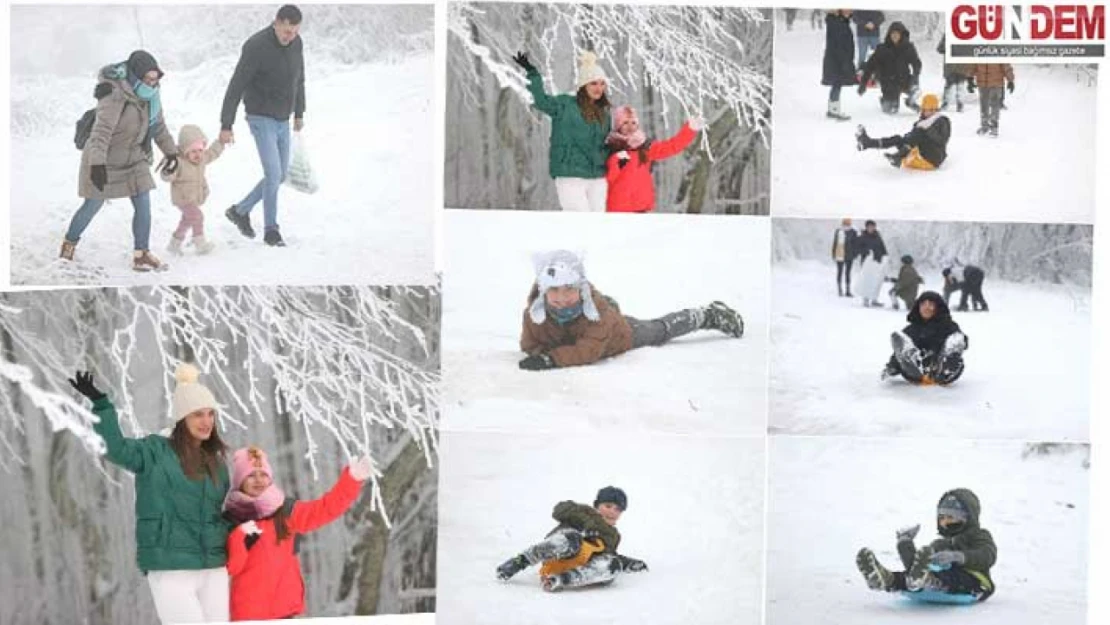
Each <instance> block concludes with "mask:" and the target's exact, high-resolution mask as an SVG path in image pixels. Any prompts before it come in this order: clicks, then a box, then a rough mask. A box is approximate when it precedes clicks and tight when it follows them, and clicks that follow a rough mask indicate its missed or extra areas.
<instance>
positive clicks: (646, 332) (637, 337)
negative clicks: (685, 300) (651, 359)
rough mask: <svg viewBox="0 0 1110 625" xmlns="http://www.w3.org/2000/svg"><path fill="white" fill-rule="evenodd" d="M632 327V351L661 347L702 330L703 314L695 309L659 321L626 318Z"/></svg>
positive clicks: (670, 315) (661, 318)
mask: <svg viewBox="0 0 1110 625" xmlns="http://www.w3.org/2000/svg"><path fill="white" fill-rule="evenodd" d="M625 320H626V321H628V325H630V326H632V349H636V348H637V347H647V346H653V347H655V346H659V345H662V344H664V343H666V342H667V341H669V340H671V339H673V338H676V337H679V336H683V335H685V334H689V333H691V332H693V331H695V330H698V329H700V328H701V324H702V321H703V318H702V312H701V311H700V310H695V309H687V310H680V311H678V312H673V313H670V314H668V315H664V316H662V317H660V318H658V319H651V320H648V321H644V320H642V319H636V318H635V317H629V316H625Z"/></svg>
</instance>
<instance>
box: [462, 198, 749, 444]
mask: <svg viewBox="0 0 1110 625" xmlns="http://www.w3.org/2000/svg"><path fill="white" fill-rule="evenodd" d="M444 232H445V233H446V235H445V237H446V254H445V263H446V266H447V267H448V268H449V271H448V272H447V273H446V274H445V280H444V300H443V302H444V313H443V341H444V346H443V353H444V364H443V371H444V380H445V387H444V389H445V390H444V396H445V401H444V405H445V406H447V409H446V411H445V421H444V427H446V428H453V429H483V430H517V429H527V430H528V431H537V430H555V431H558V432H564V433H565V432H568V431H572V430H579V431H581V430H594V429H611V428H623V429H632V430H638V429H650V430H655V431H670V432H697V433H699V434H711V433H718V434H734V435H747V436H758V435H761V434H762V433H763V432H764V430H765V427H766V422H765V417H764V415H765V414H766V405H767V404H766V393H767V391H766V375H767V356H766V345H767V340H766V339H767V329H766V328H767V325H766V315H767V308H768V302H767V288H768V287H767V281H768V273H769V271H768V259H769V257H770V256H769V245H770V227H769V222H768V220H767V219H766V218H754V217H753V218H748V217H734V216H731V217H705V218H703V219H689V218H688V217H684V216H681V215H651V216H648V217H647V218H644V216H642V215H620V214H608V215H586V214H568V213H543V212H510V211H461V210H450V211H447V214H446V216H445V217H444ZM560 248H564V249H570V250H575V251H584V252H585V265H586V274H587V277H589V278H590V280H591V281H592V282H593V283H594V285H595V286H596V287H597V288H598V289H599V290H600V291H601V292H602V293H604V294H606V295H609V296H611V297H613V298H615V299H616V300H617V302H618V303H619V304H620V306H621V310H622V311H623V312H624V313H625V314H628V315H632V316H635V317H639V318H642V319H648V318H653V317H657V316H661V315H664V314H666V313H669V312H672V311H676V310H680V309H682V308H689V307H695V306H703V305H706V304H708V303H709V302H711V301H713V300H715V299H720V300H723V301H724V302H726V303H727V304H729V305H730V306H732V307H733V308H735V309H736V310H738V311H739V312H740V313H741V315H743V317H744V320H745V325H746V328H745V333H744V336H743V338H741V339H740V340H736V339H732V338H729V337H726V336H725V335H723V334H721V333H719V332H715V331H703V332H696V333H694V334H691V335H687V336H685V337H682V338H679V339H677V340H675V341H673V342H672V343H670V344H667V345H664V346H662V347H658V348H643V349H639V350H634V351H631V352H627V353H625V354H622V355H619V356H617V357H615V358H611V359H608V360H604V361H602V362H600V363H595V364H593V365H588V366H584V367H574V368H566V369H555V370H549V371H541V372H533V371H522V370H520V369H519V368H518V367H517V363H518V361H520V360H521V359H522V358H523V357H524V354H523V353H522V352H521V351H520V331H521V319H522V314H523V310H524V307H525V303H526V299H527V295H528V290H529V288H530V287H531V285H532V282H533V280H534V275H535V274H534V270H533V268H532V260H531V254H532V253H534V252H542V251H547V250H552V249H560Z"/></svg>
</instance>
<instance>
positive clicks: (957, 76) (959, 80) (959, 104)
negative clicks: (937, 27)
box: [937, 37, 974, 113]
mask: <svg viewBox="0 0 1110 625" xmlns="http://www.w3.org/2000/svg"><path fill="white" fill-rule="evenodd" d="M944 42H945V40H944V37H941V38H940V43H939V44H937V53H938V54H940V55H942V56H944V55H946V51H945V45H944ZM973 67H974V66H972V65H967V64H964V63H947V62H946V63H945V64H944V96H943V98H942V100H941V103H940V110H942V111H947V110H948V108H949V107H950V106H952V103H953V102H955V103H956V112H957V113H962V112H963V111H964V103H963V100H961V99H960V91H961V88H962V87H964V85H967V89H968V93H971V92H972V91H973V90H974V88H973V87H972V81H971V74H972V68H973Z"/></svg>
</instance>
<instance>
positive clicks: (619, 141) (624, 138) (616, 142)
mask: <svg viewBox="0 0 1110 625" xmlns="http://www.w3.org/2000/svg"><path fill="white" fill-rule="evenodd" d="M645 143H647V135H645V134H644V131H643V130H640V129H639V128H637V129H636V132H633V133H632V134H630V135H622V134H621V133H619V132H617V131H616V130H614V131H612V132H610V133H609V136H608V137H606V138H605V145H607V146H609V149H611V150H613V151H615V152H619V151H621V150H639V149H640V148H641V147H642V146H643V145H644V144H645Z"/></svg>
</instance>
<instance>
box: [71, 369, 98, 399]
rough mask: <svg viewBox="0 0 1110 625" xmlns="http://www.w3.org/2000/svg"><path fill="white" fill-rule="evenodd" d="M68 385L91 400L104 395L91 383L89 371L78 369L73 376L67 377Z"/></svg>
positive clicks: (91, 377)
mask: <svg viewBox="0 0 1110 625" xmlns="http://www.w3.org/2000/svg"><path fill="white" fill-rule="evenodd" d="M69 385H70V386H72V387H73V388H74V389H76V390H77V392H78V393H81V394H82V395H84V396H85V397H88V398H89V399H91V400H92V401H96V400H98V399H100V398H101V397H104V393H102V392H100V389H98V388H96V385H94V384H93V376H92V372H91V371H78V372H77V375H76V376H75V377H73V378H70V379H69Z"/></svg>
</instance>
